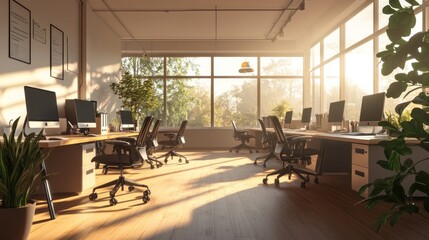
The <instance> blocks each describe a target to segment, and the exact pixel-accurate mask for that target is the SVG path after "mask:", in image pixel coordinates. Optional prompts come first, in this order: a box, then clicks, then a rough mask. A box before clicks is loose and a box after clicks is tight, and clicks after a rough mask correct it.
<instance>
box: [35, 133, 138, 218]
mask: <svg viewBox="0 0 429 240" xmlns="http://www.w3.org/2000/svg"><path fill="white" fill-rule="evenodd" d="M137 135H138V132H112V133H108V134H106V135H97V136H91V137H89V136H84V135H77V134H76V135H61V136H57V137H62V138H66V139H65V140H41V141H40V142H39V146H40V147H41V148H43V149H49V151H50V152H49V156H48V157H47V159H45V161H44V162H43V163H42V166H41V168H42V184H43V187H44V193H45V195H46V201H47V204H48V209H49V214H50V217H51V219H55V210H54V206H53V203H52V192H55V193H80V192H82V191H84V190H85V189H88V188H90V187H92V186H94V185H95V164H94V163H93V162H91V160H92V158H93V157H94V156H95V154H96V147H95V142H96V141H103V140H108V139H114V138H118V137H135V136H137ZM49 137H55V136H49ZM46 176H47V178H46Z"/></svg>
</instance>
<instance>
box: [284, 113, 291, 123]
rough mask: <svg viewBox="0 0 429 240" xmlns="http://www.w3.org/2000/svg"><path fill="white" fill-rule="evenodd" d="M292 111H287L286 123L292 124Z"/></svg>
mask: <svg viewBox="0 0 429 240" xmlns="http://www.w3.org/2000/svg"><path fill="white" fill-rule="evenodd" d="M292 113H293V112H292V111H287V112H286V115H285V124H291V123H292Z"/></svg>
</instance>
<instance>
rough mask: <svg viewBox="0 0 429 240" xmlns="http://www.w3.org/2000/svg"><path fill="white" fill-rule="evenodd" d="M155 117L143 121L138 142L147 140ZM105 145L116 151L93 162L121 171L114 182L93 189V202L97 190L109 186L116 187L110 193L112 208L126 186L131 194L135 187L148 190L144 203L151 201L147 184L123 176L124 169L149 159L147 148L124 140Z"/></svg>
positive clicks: (98, 156) (107, 142) (90, 197)
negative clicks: (119, 191) (117, 195)
mask: <svg viewBox="0 0 429 240" xmlns="http://www.w3.org/2000/svg"><path fill="white" fill-rule="evenodd" d="M152 119H153V117H146V118H145V120H144V121H143V126H142V129H141V131H140V132H143V135H141V134H139V136H138V137H137V142H139V141H141V140H142V139H145V138H146V135H147V133H148V130H146V129H149V127H150V124H151V123H152ZM105 144H111V145H113V149H114V151H113V152H112V153H111V154H106V153H104V154H101V155H97V156H95V157H94V158H93V159H92V161H93V162H99V163H102V164H105V166H116V167H117V168H119V170H120V175H119V178H118V179H116V180H112V181H110V182H107V183H104V184H102V185H100V186H97V187H95V188H93V190H92V193H91V194H90V195H89V199H90V200H91V201H95V200H96V199H97V198H98V194H97V193H96V192H95V191H96V190H97V189H100V188H105V187H109V186H114V187H113V189H112V190H111V191H110V192H109V195H110V201H109V202H110V206H113V205H116V204H117V203H118V201H117V200H116V198H115V195H116V192H117V191H118V190H119V188H121V190H122V191H123V190H124V186H128V190H129V191H130V192H131V191H133V190H134V189H135V187H142V188H146V190H144V191H143V197H142V200H143V202H144V203H147V202H148V201H149V200H150V197H149V195H150V194H151V192H150V190H149V187H148V186H147V185H145V184H141V183H137V182H134V181H131V180H127V179H125V177H124V176H123V173H124V167H138V166H141V165H142V163H143V161H144V160H145V159H147V154H146V147H145V146H144V145H143V146H141V147H139V146H137V145H133V144H132V143H130V142H128V141H122V140H117V139H115V140H106V141H105Z"/></svg>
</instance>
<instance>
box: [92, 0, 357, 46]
mask: <svg viewBox="0 0 429 240" xmlns="http://www.w3.org/2000/svg"><path fill="white" fill-rule="evenodd" d="M88 2H89V4H90V6H91V8H92V9H93V11H94V12H95V13H96V14H97V15H99V16H100V17H101V18H102V19H103V20H104V21H105V22H106V23H107V24H108V25H109V26H110V27H111V28H112V29H113V31H114V32H116V33H117V35H118V36H120V38H121V39H122V40H123V46H122V48H123V52H124V53H126V52H128V53H139V52H142V51H145V52H147V51H154V52H178V49H179V47H178V46H180V49H181V50H182V51H188V52H189V51H195V52H197V51H201V52H207V51H210V50H213V42H216V44H217V45H216V50H220V51H222V50H224V51H228V50H233V49H238V48H240V47H238V46H239V44H237V42H239V43H240V44H241V45H244V46H245V45H246V44H247V46H248V47H247V50H250V49H253V50H258V49H260V51H278V50H281V49H284V50H286V51H298V52H299V51H302V49H303V48H304V47H307V46H306V45H308V44H311V43H312V42H311V41H314V40H313V39H315V37H319V36H320V35H321V34H324V33H325V32H326V31H328V30H329V28H332V26H333V21H334V20H335V19H336V18H338V17H341V16H342V15H345V13H347V12H349V11H351V10H350V8H351V6H352V5H359V4H360V3H361V2H364V0H360V1H357V0H305V2H304V0H88ZM303 2H304V3H303ZM301 4H304V5H305V7H304V9H303V10H299V9H300V5H301ZM282 29H283V32H284V34H281V32H282ZM323 31H325V32H323ZM273 39H275V41H273ZM178 43H179V44H178ZM204 43H205V44H204ZM234 43H235V44H234ZM270 45H271V46H270ZM282 45H285V46H287V47H282ZM242 50H246V47H245V48H244V49H242Z"/></svg>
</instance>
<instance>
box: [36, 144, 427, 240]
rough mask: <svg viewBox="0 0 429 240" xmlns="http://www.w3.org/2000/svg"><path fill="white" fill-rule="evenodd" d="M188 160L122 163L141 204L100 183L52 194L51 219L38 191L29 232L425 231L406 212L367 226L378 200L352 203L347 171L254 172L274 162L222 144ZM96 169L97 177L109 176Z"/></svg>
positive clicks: (139, 235)
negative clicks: (305, 176)
mask: <svg viewBox="0 0 429 240" xmlns="http://www.w3.org/2000/svg"><path fill="white" fill-rule="evenodd" d="M184 154H185V155H186V156H188V159H189V160H190V163H189V164H185V163H178V161H177V160H172V161H169V162H168V164H166V165H164V166H163V167H161V168H159V169H153V170H151V169H149V168H148V167H147V165H145V166H143V167H142V168H140V169H130V170H126V177H127V178H129V179H134V180H138V181H140V182H142V183H145V184H147V185H149V186H150V189H151V191H152V194H151V196H150V197H151V200H150V201H149V202H148V203H147V204H143V202H142V200H141V197H142V194H141V192H139V191H134V192H131V193H130V192H128V191H123V192H121V191H120V192H119V194H118V195H117V200H118V201H119V203H118V204H117V205H116V206H110V205H109V198H108V190H109V189H103V190H101V191H98V195H99V198H98V199H97V200H96V201H95V202H91V201H89V199H88V195H89V193H91V190H87V191H85V192H83V193H82V194H80V195H78V196H67V197H66V196H61V197H60V198H59V197H58V196H56V197H55V200H54V203H55V208H56V212H57V218H56V219H55V220H49V215H48V212H47V206H46V204H45V203H44V202H43V199H40V200H38V207H37V211H36V215H35V219H34V222H33V226H32V230H31V234H30V239H37V240H40V239H44V240H45V239H91V240H93V239H109V240H110V239H184V240H190V239H198V240H199V239H237V240H250V239H268V240H271V239H305V240H307V239H317V240H321V239H330V240H332V239H348V240H350V239H389V240H390V239H413V240H417V239H429V221H427V220H424V219H423V218H422V217H420V216H407V217H406V218H404V219H402V220H401V221H400V223H399V224H397V225H396V226H394V227H393V228H392V227H390V226H387V227H385V228H383V229H382V231H381V232H379V233H375V232H374V230H373V228H372V226H371V224H372V223H373V222H374V220H375V218H376V216H377V213H376V212H377V211H378V212H379V210H381V209H382V208H383V207H381V208H380V207H378V208H377V209H375V211H374V210H373V211H369V210H367V209H365V208H364V207H363V206H360V205H359V206H354V204H355V203H356V202H357V201H359V200H360V198H359V197H358V196H356V192H354V191H352V190H350V177H349V176H337V175H330V176H327V175H325V176H321V177H320V183H319V184H315V183H313V182H311V183H309V184H308V185H307V188H305V189H302V188H300V180H298V179H296V178H292V179H291V180H290V181H288V180H287V178H286V177H285V178H283V179H281V182H280V187H279V188H276V187H275V186H274V183H273V182H274V179H273V178H270V179H269V184H268V185H263V184H262V178H263V177H264V176H265V175H266V174H267V173H269V172H271V171H273V170H274V169H275V168H278V167H280V163H279V162H276V161H275V160H272V161H270V162H268V166H267V168H266V169H264V168H263V167H262V166H260V165H261V164H259V166H255V165H253V161H252V159H254V158H255V157H256V156H259V154H256V153H255V154H248V153H239V154H236V153H229V152H226V151H212V152H186V153H184ZM117 177H118V174H117V172H116V171H113V170H112V171H110V172H109V174H107V175H102V174H101V169H98V170H97V184H101V183H104V182H107V181H109V180H112V179H114V178H117Z"/></svg>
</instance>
